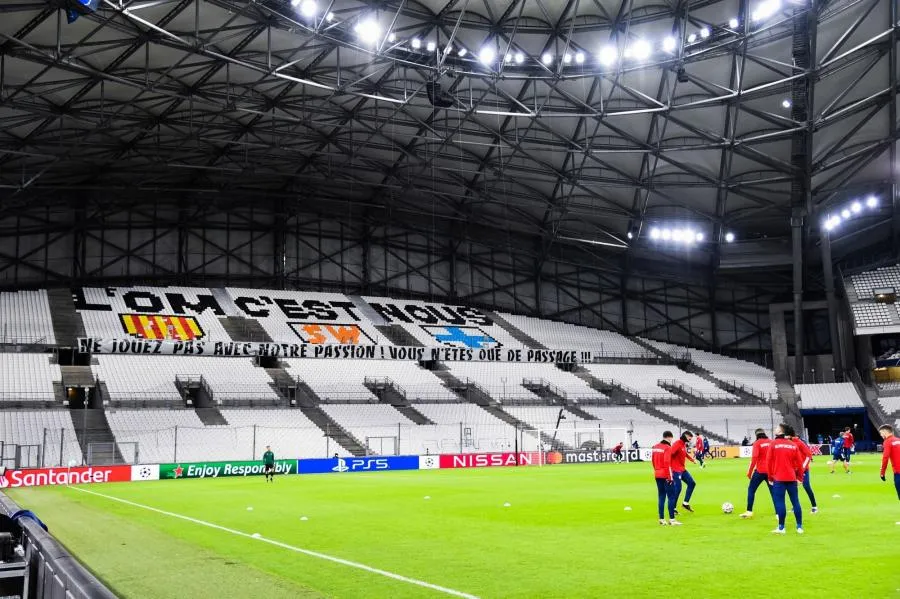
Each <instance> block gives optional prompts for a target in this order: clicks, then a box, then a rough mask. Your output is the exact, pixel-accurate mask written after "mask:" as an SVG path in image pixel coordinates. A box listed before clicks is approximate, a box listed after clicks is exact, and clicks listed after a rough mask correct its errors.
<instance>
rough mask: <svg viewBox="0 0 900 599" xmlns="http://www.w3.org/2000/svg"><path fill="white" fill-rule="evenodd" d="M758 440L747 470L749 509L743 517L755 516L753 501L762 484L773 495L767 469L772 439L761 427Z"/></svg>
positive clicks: (757, 431)
mask: <svg viewBox="0 0 900 599" xmlns="http://www.w3.org/2000/svg"><path fill="white" fill-rule="evenodd" d="M755 434H756V442H755V443H753V454H752V455H751V458H750V469H749V470H747V478H749V479H750V484H749V485H748V486H747V511H746V512H744V513H743V514H741V518H752V517H753V503H754V502H755V501H756V491H757V489H759V486H760V485H763V484H764V485H766V488H767V489H768V490H769V496H770V497H771V495H772V487H770V486H769V473H768V470H766V466H767V465H768V461H767V460H768V457H769V447H770V446H771V445H772V440H771V439H769V437H768V436H766V431H764V430H763V429H761V428H758V429H756V433H755Z"/></svg>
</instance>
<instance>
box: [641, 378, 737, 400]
mask: <svg viewBox="0 0 900 599" xmlns="http://www.w3.org/2000/svg"><path fill="white" fill-rule="evenodd" d="M656 384H657V385H659V386H660V387H663V388H665V387H666V386H668V387H672V388H674V389H678V390H679V391H681V392H682V393H685V394H686V395H690V396H691V397H696V398H697V399H700V400H703V401H707V402H714V401H727V402H735V401H737V400H736V399H735V397H734V396H733V395H732V394H731V393H728V392H727V391H722V392H719V393H710V392H708V391H700V390H699V389H695V388H694V387H691V386H690V385H687V384H685V383H682V382H681V381H679V380H676V379H658V380H657V381H656Z"/></svg>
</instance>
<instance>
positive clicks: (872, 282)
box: [850, 265, 900, 299]
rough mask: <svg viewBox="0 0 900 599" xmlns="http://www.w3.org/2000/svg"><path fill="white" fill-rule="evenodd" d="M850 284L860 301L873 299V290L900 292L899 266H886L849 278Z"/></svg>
mask: <svg viewBox="0 0 900 599" xmlns="http://www.w3.org/2000/svg"><path fill="white" fill-rule="evenodd" d="M850 281H851V284H852V285H853V289H854V291H856V295H857V297H859V298H860V299H864V298H870V297H874V295H875V294H874V293H873V291H872V290H873V289H877V288H888V287H893V288H894V289H895V290H896V291H900V265H898V266H886V267H884V268H878V269H876V270H870V271H868V272H863V273H860V274H858V275H853V276H851V277H850Z"/></svg>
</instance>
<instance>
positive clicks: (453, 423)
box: [413, 403, 516, 453]
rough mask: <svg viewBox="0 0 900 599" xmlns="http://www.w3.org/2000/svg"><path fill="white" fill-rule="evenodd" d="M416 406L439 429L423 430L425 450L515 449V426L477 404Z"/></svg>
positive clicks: (459, 451) (448, 451) (445, 451)
mask: <svg viewBox="0 0 900 599" xmlns="http://www.w3.org/2000/svg"><path fill="white" fill-rule="evenodd" d="M413 407H415V408H416V409H417V410H418V411H419V412H421V413H422V414H423V415H425V417H426V418H428V419H429V420H431V421H432V422H434V423H436V424H437V427H424V428H430V429H434V430H433V432H432V431H423V432H422V434H421V435H420V437H421V440H422V443H421V448H422V450H423V451H426V450H427V451H428V452H430V453H470V452H478V451H510V450H511V449H512V448H514V446H515V438H516V429H515V427H513V426H512V425H510V424H508V423H506V422H504V421H502V420H500V419H499V418H497V417H495V416H493V415H492V414H490V413H488V412H486V411H485V410H484V409H482V408H480V407H479V406H476V405H474V404H463V403H450V404H447V403H439V404H427V403H421V404H416V405H415V406H413ZM420 428H423V427H420ZM432 439H433V442H432Z"/></svg>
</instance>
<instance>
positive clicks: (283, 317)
mask: <svg viewBox="0 0 900 599" xmlns="http://www.w3.org/2000/svg"><path fill="white" fill-rule="evenodd" d="M225 291H226V292H227V293H228V295H229V297H231V299H232V300H236V299H239V298H249V299H251V300H253V301H249V302H244V301H238V302H237V304H238V306H237V307H238V310H241V309H242V304H243V308H245V309H246V310H247V312H245V313H244V315H245V316H246V317H247V318H253V319H255V320H257V321H259V324H260V325H262V327H263V329H265V331H266V332H267V333H268V334H269V337H271V338H272V340H273V341H275V342H279V343H298V342H299V341H305V342H310V341H311V340H318V342H319V343H338V341H339V339H338V337H337V336H336V334H335V332H337V334H338V335H340V333H341V327H344V331H351V330H352V327H348V325H356V326H357V327H359V330H360V332H361V334H359V335H358V336H354V337H353V339H355V341H354V343H355V344H358V345H372V344H388V345H390V341H388V340H387V339H385V338H384V336H383V335H381V333H379V332H378V330H377V329H376V328H375V325H373V324H372V322H371V321H369V320H368V319H367V318H366V317H365V316H363V315H362V314H361V313H360V311H359V309H357V308H350V309H349V310H348V309H347V308H345V307H336V306H333V305H332V304H333V302H337V303H339V304H341V303H352V302H350V300H349V299H348V298H347V296H346V295H344V294H342V293H315V292H306V291H285V290H271V289H243V288H237V287H228V288H226V289H225ZM263 298H267V299H269V300H271V302H272V303H268V302H266V299H263ZM279 300H284V301H285V302H290V303H285V306H286V308H287V310H288V311H289V312H291V311H292V310H295V311H296V312H297V313H302V314H303V315H304V318H291V317H289V316H288V315H287V314H285V311H284V310H283V309H282V308H281V307H279V305H278V301H279ZM304 302H307V303H308V305H304ZM310 302H314V303H310ZM250 314H255V316H250ZM354 316H355V317H356V318H354ZM314 325H319V326H320V328H319V329H306V328H305V327H310V326H314ZM329 326H330V327H333V330H334V332H333V331H330V330H328V329H327V327H329Z"/></svg>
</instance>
